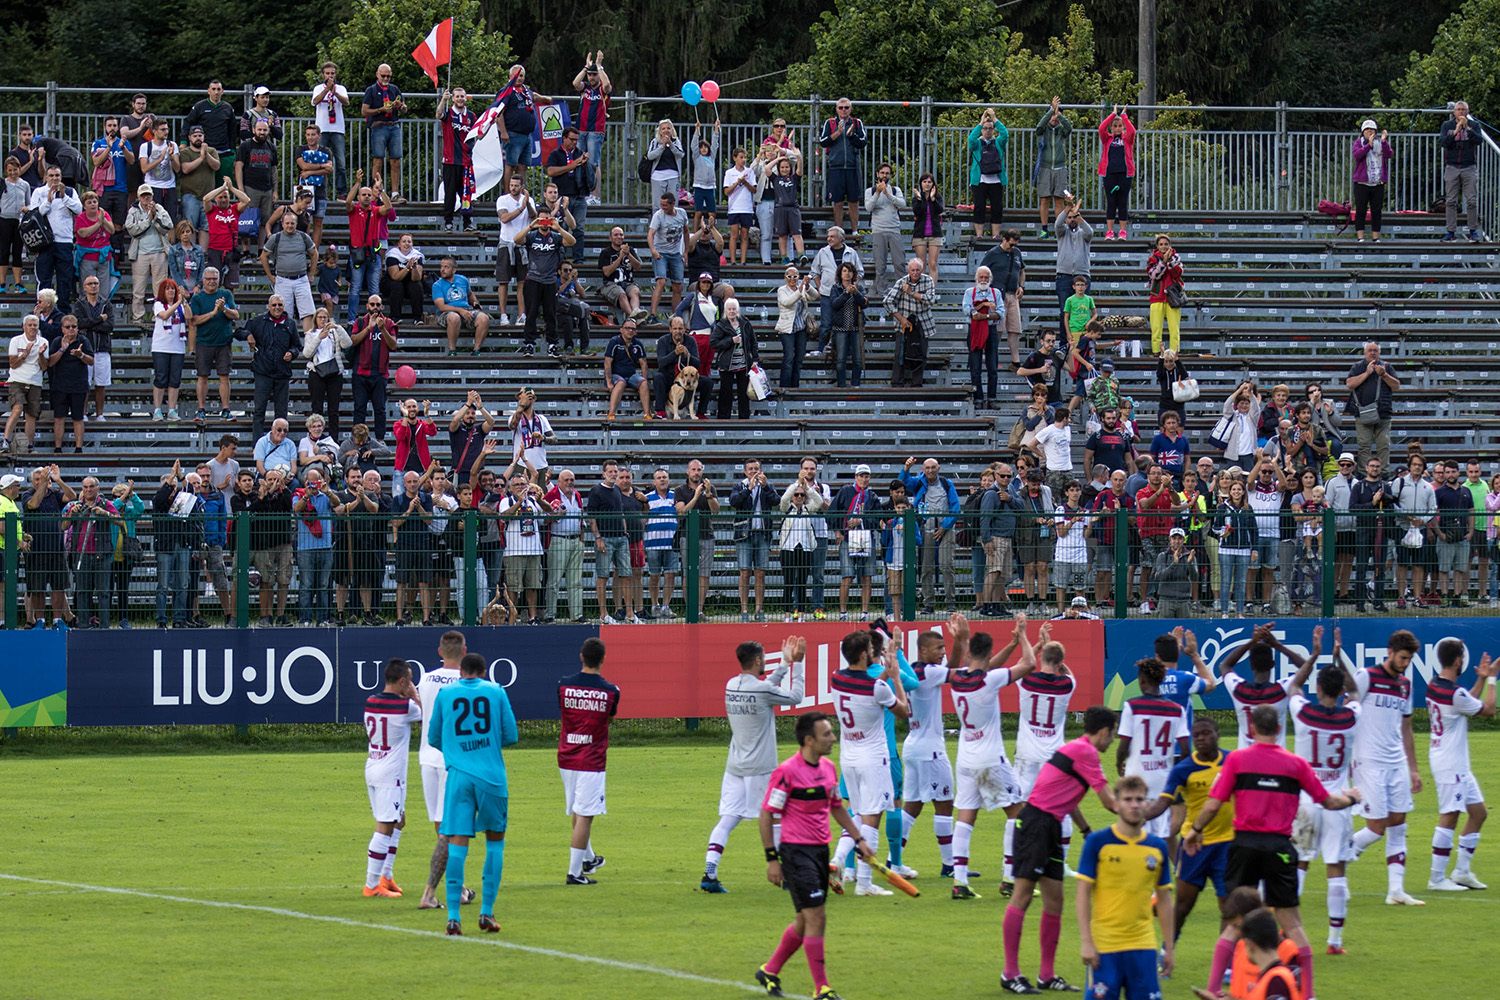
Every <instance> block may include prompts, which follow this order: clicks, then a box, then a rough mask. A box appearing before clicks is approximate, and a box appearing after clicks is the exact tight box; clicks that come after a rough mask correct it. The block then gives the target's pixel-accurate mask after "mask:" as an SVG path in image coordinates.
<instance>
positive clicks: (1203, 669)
mask: <svg viewBox="0 0 1500 1000" xmlns="http://www.w3.org/2000/svg"><path fill="white" fill-rule="evenodd" d="M1155 645H1156V658H1157V659H1158V660H1160V661H1161V662H1162V663H1163V664H1165V665H1166V668H1167V675H1166V676H1165V677H1163V678H1162V682H1161V696H1162V697H1163V698H1165V699H1167V700H1168V701H1175V702H1176V703H1177V704H1179V705H1181V706H1182V710H1183V711H1184V712H1186V713H1187V727H1188V730H1189V731H1191V730H1192V728H1193V695H1195V694H1197V695H1205V694H1208V693H1209V692H1210V691H1212V690H1213V689H1214V688H1216V687H1218V686H1219V679H1218V678H1217V677H1215V676H1214V672H1213V670H1212V669H1211V668H1210V667H1209V665H1208V664H1207V663H1205V662H1203V657H1201V656H1199V655H1198V637H1197V636H1195V635H1193V633H1192V631H1191V630H1190V629H1185V628H1183V627H1182V626H1181V625H1179V626H1177V627H1176V628H1174V629H1173V630H1172V631H1171V632H1168V633H1166V634H1165V635H1159V636H1157V637H1156V643H1155ZM1184 655H1185V656H1187V658H1188V659H1189V660H1191V661H1192V664H1193V669H1192V670H1191V671H1188V670H1179V669H1177V662H1178V660H1179V659H1181V658H1182V657H1183V656H1184Z"/></svg>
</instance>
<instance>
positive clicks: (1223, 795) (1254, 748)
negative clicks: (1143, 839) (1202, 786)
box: [1189, 743, 1328, 837]
mask: <svg viewBox="0 0 1500 1000" xmlns="http://www.w3.org/2000/svg"><path fill="white" fill-rule="evenodd" d="M1304 791H1305V792H1306V793H1307V794H1308V796H1309V797H1310V798H1311V799H1312V800H1313V802H1314V803H1316V804H1317V805H1322V804H1323V802H1324V801H1325V800H1326V799H1327V798H1328V789H1326V788H1324V787H1323V783H1322V782H1321V781H1319V780H1318V776H1317V775H1316V774H1314V773H1313V769H1312V765H1311V764H1309V763H1308V762H1307V761H1305V760H1303V759H1302V758H1301V757H1298V756H1297V755H1296V754H1294V753H1291V752H1290V751H1288V750H1287V749H1286V747H1283V746H1281V745H1280V744H1279V743H1252V744H1251V745H1250V746H1248V747H1245V748H1244V749H1243V750H1236V751H1234V752H1233V753H1231V754H1230V755H1229V756H1228V757H1226V758H1225V759H1224V767H1223V769H1222V770H1220V771H1219V777H1218V779H1217V780H1215V781H1214V787H1213V789H1212V790H1211V791H1210V792H1209V793H1208V794H1209V796H1210V797H1211V798H1215V799H1218V800H1219V801H1220V802H1228V801H1229V799H1230V796H1233V797H1234V800H1235V802H1234V828H1235V830H1236V831H1237V832H1238V831H1244V832H1245V833H1276V834H1280V835H1282V836H1284V837H1289V836H1291V834H1292V822H1293V821H1294V820H1295V819H1296V818H1297V801H1298V792H1304ZM1189 819H1196V817H1189Z"/></svg>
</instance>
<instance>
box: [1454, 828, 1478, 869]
mask: <svg viewBox="0 0 1500 1000" xmlns="http://www.w3.org/2000/svg"><path fill="white" fill-rule="evenodd" d="M1477 850H1479V834H1477V833H1466V834H1464V835H1463V836H1462V837H1459V838H1458V862H1457V863H1456V864H1455V865H1454V866H1453V874H1455V875H1467V874H1469V866H1470V865H1471V864H1473V863H1474V852H1475V851H1477Z"/></svg>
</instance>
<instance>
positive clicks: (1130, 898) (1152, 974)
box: [1078, 775, 1176, 1000]
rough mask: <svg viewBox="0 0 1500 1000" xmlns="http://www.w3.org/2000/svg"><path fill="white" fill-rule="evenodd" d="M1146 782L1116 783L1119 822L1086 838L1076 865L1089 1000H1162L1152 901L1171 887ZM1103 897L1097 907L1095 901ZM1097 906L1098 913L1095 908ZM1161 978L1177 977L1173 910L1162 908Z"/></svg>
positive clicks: (1126, 779)
mask: <svg viewBox="0 0 1500 1000" xmlns="http://www.w3.org/2000/svg"><path fill="white" fill-rule="evenodd" d="M1148 796H1149V793H1148V792H1147V790H1146V781H1145V779H1144V778H1141V777H1139V776H1138V775H1127V776H1126V777H1124V778H1121V779H1120V780H1119V781H1117V782H1116V783H1115V805H1116V806H1117V807H1118V808H1119V813H1120V815H1119V818H1118V819H1116V820H1115V822H1114V823H1113V824H1111V825H1110V826H1109V827H1107V828H1105V829H1103V830H1097V831H1095V832H1094V833H1091V834H1089V835H1088V837H1087V838H1086V839H1085V840H1084V842H1083V854H1082V856H1081V857H1080V858H1079V859H1078V934H1079V937H1081V938H1082V939H1083V943H1082V951H1083V964H1084V965H1087V966H1088V967H1089V969H1090V970H1091V972H1090V979H1091V981H1092V982H1091V985H1090V987H1089V996H1090V997H1094V998H1097V1000H1118V997H1119V996H1120V995H1121V993H1123V994H1124V995H1125V996H1126V997H1127V998H1129V1000H1146V998H1147V997H1160V996H1161V985H1160V982H1159V981H1158V980H1157V978H1156V935H1155V934H1153V933H1152V932H1151V899H1152V894H1153V893H1155V892H1157V891H1161V892H1162V894H1163V895H1165V893H1166V889H1167V886H1169V885H1171V884H1172V863H1171V861H1170V860H1169V859H1168V856H1167V842H1166V841H1165V840H1163V839H1161V838H1160V837H1157V836H1154V835H1153V834H1152V833H1151V832H1150V831H1148V830H1147V829H1146V827H1145V821H1146V802H1147V798H1148ZM1095 897H1097V901H1096V899H1095ZM1096 902H1097V906H1096ZM1156 909H1157V911H1158V913H1157V916H1158V919H1160V921H1161V937H1162V957H1161V971H1162V974H1163V975H1168V976H1170V975H1171V974H1172V962H1173V949H1174V947H1175V944H1176V939H1175V938H1174V937H1173V934H1172V917H1173V914H1172V908H1171V907H1170V906H1158V907H1157V908H1156Z"/></svg>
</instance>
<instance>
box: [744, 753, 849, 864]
mask: <svg viewBox="0 0 1500 1000" xmlns="http://www.w3.org/2000/svg"><path fill="white" fill-rule="evenodd" d="M842 801H843V800H842V799H841V798H840V797H839V773H838V771H837V770H836V769H835V768H834V766H833V761H831V760H829V759H828V758H827V757H824V758H822V759H820V760H819V761H818V763H817V764H816V765H812V764H809V763H808V762H807V761H805V760H803V759H802V754H800V753H795V754H792V756H790V757H788V758H787V759H786V760H784V761H782V762H781V766H780V767H778V768H777V769H776V770H774V771H772V772H771V781H770V784H769V785H767V787H766V797H765V798H764V799H763V800H761V804H760V807H761V808H762V809H767V810H770V811H771V812H779V813H781V842H782V843H784V844H827V843H828V815H829V811H830V810H831V809H832V808H833V806H834V805H835V804H837V803H839V802H842Z"/></svg>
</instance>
